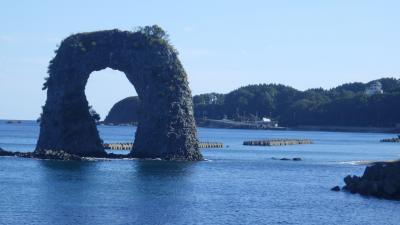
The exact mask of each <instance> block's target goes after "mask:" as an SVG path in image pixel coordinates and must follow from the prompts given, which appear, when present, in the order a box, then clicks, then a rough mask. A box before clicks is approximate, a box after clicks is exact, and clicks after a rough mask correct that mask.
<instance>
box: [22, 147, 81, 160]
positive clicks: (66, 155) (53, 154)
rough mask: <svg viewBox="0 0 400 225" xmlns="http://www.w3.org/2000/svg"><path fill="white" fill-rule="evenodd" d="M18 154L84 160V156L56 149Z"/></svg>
mask: <svg viewBox="0 0 400 225" xmlns="http://www.w3.org/2000/svg"><path fill="white" fill-rule="evenodd" d="M16 156H19V157H24V158H35V159H51V160H62V161H83V160H85V159H84V158H82V157H80V156H78V155H74V154H70V153H67V152H64V151H54V150H38V151H35V152H28V153H16Z"/></svg>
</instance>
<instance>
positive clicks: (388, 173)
mask: <svg viewBox="0 0 400 225" xmlns="http://www.w3.org/2000/svg"><path fill="white" fill-rule="evenodd" d="M344 182H345V183H346V185H345V186H344V188H343V189H344V190H347V191H350V192H351V193H359V194H361V195H370V196H375V197H379V198H386V199H396V200H400V161H397V162H379V163H375V164H374V165H372V166H369V167H367V168H366V169H365V171H364V174H363V175H362V176H361V177H358V176H350V175H348V176H346V177H345V178H344Z"/></svg>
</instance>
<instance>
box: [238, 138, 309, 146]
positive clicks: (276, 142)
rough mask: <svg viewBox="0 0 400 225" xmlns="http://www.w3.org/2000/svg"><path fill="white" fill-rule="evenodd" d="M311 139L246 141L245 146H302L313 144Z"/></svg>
mask: <svg viewBox="0 0 400 225" xmlns="http://www.w3.org/2000/svg"><path fill="white" fill-rule="evenodd" d="M312 143H313V142H312V141H311V140H309V139H265V140H250V141H244V142H243V145H256V146H280V145H301V144H312Z"/></svg>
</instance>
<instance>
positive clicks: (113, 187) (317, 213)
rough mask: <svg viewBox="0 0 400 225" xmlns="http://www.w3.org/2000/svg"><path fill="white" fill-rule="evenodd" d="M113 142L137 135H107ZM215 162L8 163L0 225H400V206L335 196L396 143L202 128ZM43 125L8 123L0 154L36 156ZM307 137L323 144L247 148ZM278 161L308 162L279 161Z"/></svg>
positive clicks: (1, 161) (361, 136)
mask: <svg viewBox="0 0 400 225" xmlns="http://www.w3.org/2000/svg"><path fill="white" fill-rule="evenodd" d="M99 131H100V134H101V137H102V138H103V139H104V140H105V141H106V142H122V141H131V139H132V138H133V135H134V132H135V128H134V127H111V126H99ZM198 131H199V136H200V139H201V140H202V141H220V142H223V143H224V144H225V145H226V148H224V149H207V150H202V152H203V155H204V156H205V158H206V159H207V161H202V162H163V161H141V160H113V161H95V162H58V161H47V160H35V159H22V158H15V157H0V224H49V225H50V224H52V225H53V224H68V225H70V224H107V225H108V224H173V225H175V224H185V225H186V224H302V225H306V224H324V225H328V224H360V225H368V224H374V225H376V224H381V225H382V224H393V225H398V224H400V202H398V201H389V200H382V199H376V198H369V197H362V196H360V195H352V194H348V193H346V192H332V191H330V188H332V187H333V186H335V185H340V186H342V185H343V184H344V183H343V177H345V176H346V175H347V174H356V175H361V174H362V172H363V170H364V168H365V166H364V165H359V164H357V163H356V162H358V161H370V160H388V159H395V158H400V145H398V144H391V143H380V142H379V140H380V139H382V138H389V137H393V136H394V135H393V134H369V133H340V132H300V131H261V130H228V129H204V128H200V129H198ZM38 132H39V127H38V125H37V124H36V123H35V122H26V121H25V122H23V123H21V124H6V123H5V121H0V147H2V148H4V149H9V150H19V151H30V150H32V149H34V147H35V143H36V140H37V137H38ZM272 137H276V138H309V139H312V140H313V141H314V142H315V144H312V145H296V146H282V147H256V146H243V145H242V142H243V140H247V139H260V138H272ZM271 157H277V158H282V157H287V158H293V157H301V158H302V159H303V160H302V161H299V162H295V161H280V160H273V159H271Z"/></svg>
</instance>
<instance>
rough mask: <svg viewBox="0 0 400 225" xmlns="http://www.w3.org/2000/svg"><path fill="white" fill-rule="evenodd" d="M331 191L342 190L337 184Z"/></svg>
mask: <svg viewBox="0 0 400 225" xmlns="http://www.w3.org/2000/svg"><path fill="white" fill-rule="evenodd" d="M331 191H340V187H339V186H335V187H333V188H331Z"/></svg>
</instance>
